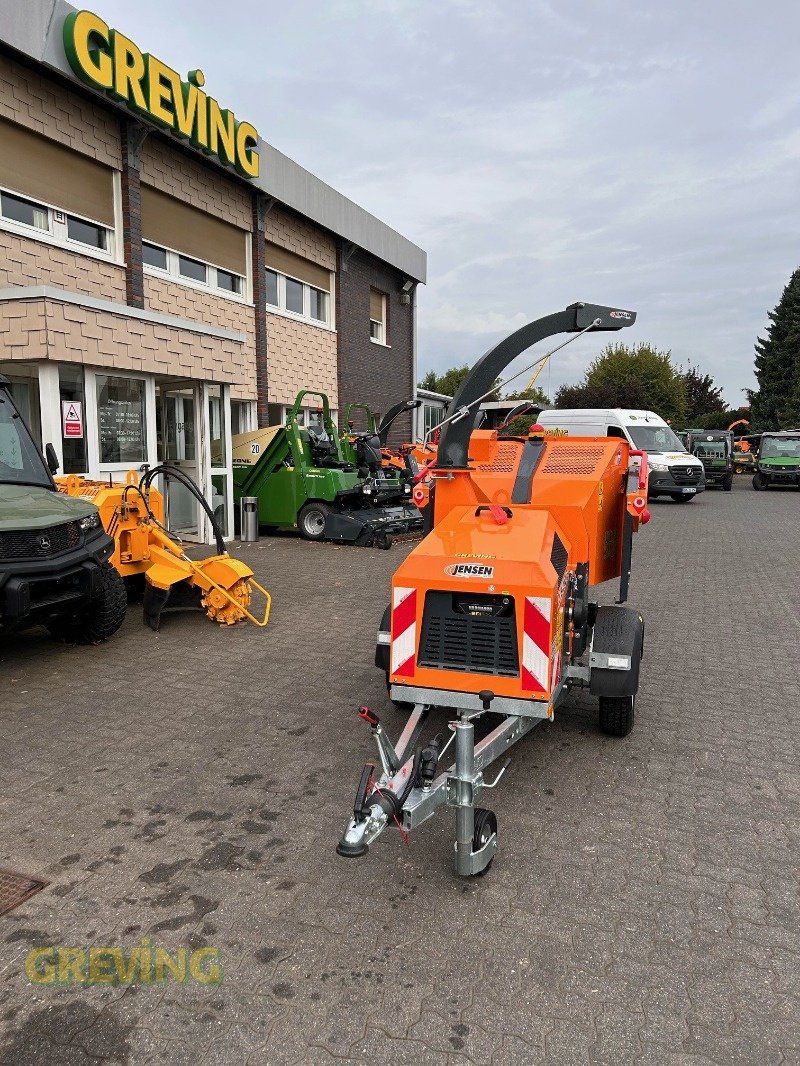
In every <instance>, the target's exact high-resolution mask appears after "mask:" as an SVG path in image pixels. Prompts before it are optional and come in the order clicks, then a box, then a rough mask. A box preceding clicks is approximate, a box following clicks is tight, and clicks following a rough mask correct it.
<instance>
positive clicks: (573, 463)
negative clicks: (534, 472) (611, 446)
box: [542, 444, 606, 474]
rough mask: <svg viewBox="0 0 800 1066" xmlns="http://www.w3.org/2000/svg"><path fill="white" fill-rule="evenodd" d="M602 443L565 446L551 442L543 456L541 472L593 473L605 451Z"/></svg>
mask: <svg viewBox="0 0 800 1066" xmlns="http://www.w3.org/2000/svg"><path fill="white" fill-rule="evenodd" d="M605 450H606V449H605V448H604V446H603V445H602V444H599V445H598V444H586V445H584V446H582V447H574V448H565V447H563V446H561V445H558V444H555V445H553V444H551V445H549V447H548V448H547V453H546V455H545V457H544V466H543V467H542V473H543V474H593V473H594V472H595V470H596V469H597V463H598V461H599V460H600V459H601V458H602V456H603V455H604V453H605Z"/></svg>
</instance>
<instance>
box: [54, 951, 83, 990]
mask: <svg viewBox="0 0 800 1066" xmlns="http://www.w3.org/2000/svg"><path fill="white" fill-rule="evenodd" d="M85 965H86V952H85V951H84V950H83V948H59V949H58V981H59V984H62V985H65V984H70V983H72V982H73V981H74V982H75V984H78V985H82V984H83V968H84V966H85Z"/></svg>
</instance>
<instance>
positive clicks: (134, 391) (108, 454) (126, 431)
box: [96, 374, 147, 464]
mask: <svg viewBox="0 0 800 1066" xmlns="http://www.w3.org/2000/svg"><path fill="white" fill-rule="evenodd" d="M96 381H97V423H98V436H99V440H100V462H101V463H108V464H112V463H143V462H144V461H145V459H146V458H147V441H146V439H145V438H146V431H145V409H144V381H143V380H142V379H141V378H122V377H110V376H106V375H105V374H98V375H97V378H96Z"/></svg>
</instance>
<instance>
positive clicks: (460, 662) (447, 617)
mask: <svg viewBox="0 0 800 1066" xmlns="http://www.w3.org/2000/svg"><path fill="white" fill-rule="evenodd" d="M500 600H501V597H498V596H487V595H481V594H476V595H474V596H470V594H469V593H468V592H465V593H452V592H429V593H428V594H427V595H426V597H425V611H424V613H423V617H422V638H421V640H420V649H419V658H418V664H419V665H420V666H428V667H434V668H436V669H440V670H463V671H465V672H470V673H477V674H494V675H496V676H501V677H516V676H517V675H518V674H519V656H518V654H517V623H516V614H515V610H514V601H513V600H509V601H508V606H507V607H505V608H503V609H504V610H506V611H507V613H504V614H502V615H485V616H483V617H474V616H473V615H471V614H464V613H462V612H460V611H459V610H458V609H457V605H458V604H459V603H460V604H462V605H463V604H466V603H470V602H471V601H475V603H476V604H479V605H484V604H488V603H490V602H497V601H500Z"/></svg>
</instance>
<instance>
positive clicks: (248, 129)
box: [236, 122, 259, 178]
mask: <svg viewBox="0 0 800 1066" xmlns="http://www.w3.org/2000/svg"><path fill="white" fill-rule="evenodd" d="M257 148H258V132H257V131H256V128H255V126H251V125H250V123H249V122H239V123H238V124H237V126H236V169H237V170H238V171H239V173H240V174H241V175H242V177H244V178H257V177H258V169H259V155H258V152H257V151H256V149H257Z"/></svg>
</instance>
